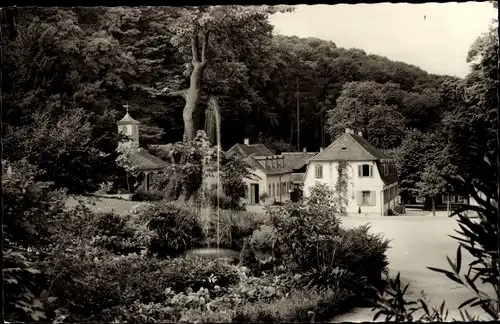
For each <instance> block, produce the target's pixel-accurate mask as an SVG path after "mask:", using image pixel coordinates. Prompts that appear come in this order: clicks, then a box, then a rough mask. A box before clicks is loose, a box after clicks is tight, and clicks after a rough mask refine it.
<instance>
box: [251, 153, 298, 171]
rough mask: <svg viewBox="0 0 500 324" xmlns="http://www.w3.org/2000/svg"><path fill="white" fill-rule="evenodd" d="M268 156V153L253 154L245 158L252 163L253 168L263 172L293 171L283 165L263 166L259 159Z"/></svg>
mask: <svg viewBox="0 0 500 324" xmlns="http://www.w3.org/2000/svg"><path fill="white" fill-rule="evenodd" d="M266 157H269V156H268V155H257V154H252V155H250V156H249V157H247V158H246V159H245V161H247V162H248V164H250V166H251V167H252V168H253V169H259V170H261V171H262V172H264V173H265V174H267V175H280V174H286V173H292V169H290V168H288V167H286V166H283V167H269V166H263V165H262V164H261V163H260V162H259V160H264V159H265V158H266Z"/></svg>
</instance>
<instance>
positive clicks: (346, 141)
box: [310, 133, 391, 161]
mask: <svg viewBox="0 0 500 324" xmlns="http://www.w3.org/2000/svg"><path fill="white" fill-rule="evenodd" d="M383 159H391V158H390V157H389V156H388V155H387V154H385V153H383V152H382V151H381V150H379V149H377V148H376V147H374V146H373V145H371V144H370V143H369V142H368V141H367V140H366V139H365V138H363V137H361V136H359V135H356V134H350V133H344V134H342V136H340V137H339V138H337V139H336V140H335V141H334V142H333V143H332V144H330V145H329V146H328V147H327V148H326V149H324V150H323V152H320V153H318V154H317V155H315V156H314V157H312V158H311V159H310V161H376V160H383Z"/></svg>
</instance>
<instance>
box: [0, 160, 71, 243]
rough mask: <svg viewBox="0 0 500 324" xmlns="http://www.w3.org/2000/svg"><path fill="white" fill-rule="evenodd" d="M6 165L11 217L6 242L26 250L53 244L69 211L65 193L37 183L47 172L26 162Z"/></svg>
mask: <svg viewBox="0 0 500 324" xmlns="http://www.w3.org/2000/svg"><path fill="white" fill-rule="evenodd" d="M4 163H5V164H4V165H3V167H2V171H3V179H2V180H3V181H2V185H3V202H4V206H5V207H4V208H5V209H4V211H5V214H6V215H9V217H5V218H4V222H3V226H4V228H3V230H4V233H5V238H6V239H8V240H10V241H11V242H15V243H16V244H18V245H20V246H24V247H27V246H31V247H34V246H37V247H41V246H42V245H46V244H48V243H50V242H51V241H52V240H51V236H52V235H53V234H54V232H55V231H57V226H56V225H55V224H56V223H57V222H58V219H59V216H60V215H61V214H62V212H63V210H64V207H65V201H66V195H65V192H64V191H54V190H52V189H51V187H52V184H51V183H45V182H39V181H36V178H37V177H38V176H39V175H41V174H43V172H42V171H41V170H39V169H37V168H36V167H35V166H33V165H31V164H29V163H28V162H27V161H26V160H21V161H17V162H15V163H9V162H4Z"/></svg>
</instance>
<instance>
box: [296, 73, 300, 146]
mask: <svg viewBox="0 0 500 324" xmlns="http://www.w3.org/2000/svg"><path fill="white" fill-rule="evenodd" d="M297 152H300V107H299V77H297Z"/></svg>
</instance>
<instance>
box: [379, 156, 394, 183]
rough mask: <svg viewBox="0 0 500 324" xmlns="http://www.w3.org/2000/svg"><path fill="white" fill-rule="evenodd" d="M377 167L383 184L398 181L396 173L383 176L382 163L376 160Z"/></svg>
mask: <svg viewBox="0 0 500 324" xmlns="http://www.w3.org/2000/svg"><path fill="white" fill-rule="evenodd" d="M377 168H378V173H379V174H380V178H381V179H382V181H383V182H384V184H385V185H390V184H393V183H394V182H399V177H398V175H397V174H390V175H387V176H384V172H383V169H382V164H381V163H380V161H377Z"/></svg>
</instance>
